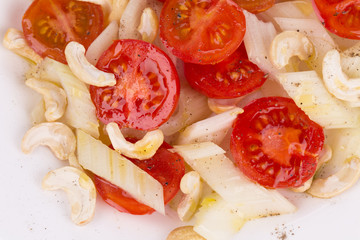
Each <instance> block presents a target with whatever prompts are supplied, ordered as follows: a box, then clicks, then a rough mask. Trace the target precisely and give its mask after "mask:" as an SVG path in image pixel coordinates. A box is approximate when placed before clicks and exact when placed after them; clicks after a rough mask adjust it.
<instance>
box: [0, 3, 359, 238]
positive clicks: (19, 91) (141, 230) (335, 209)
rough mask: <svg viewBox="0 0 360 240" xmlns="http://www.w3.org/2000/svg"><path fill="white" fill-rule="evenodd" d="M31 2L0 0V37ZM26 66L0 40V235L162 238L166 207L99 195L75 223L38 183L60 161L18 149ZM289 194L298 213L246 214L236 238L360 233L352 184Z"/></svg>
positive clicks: (32, 98) (170, 224)
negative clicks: (135, 210)
mask: <svg viewBox="0 0 360 240" xmlns="http://www.w3.org/2000/svg"><path fill="white" fill-rule="evenodd" d="M30 3H31V1H30V0H11V1H10V0H2V1H1V2H0V31H1V32H0V34H1V38H3V36H4V34H5V32H6V30H7V29H8V28H9V27H15V28H18V29H20V22H21V18H22V15H23V13H24V12H25V10H26V7H27V5H29V4H30ZM27 68H28V65H27V63H26V62H25V61H23V60H22V59H21V58H20V57H18V56H16V55H15V54H13V53H12V52H10V51H8V50H6V49H5V48H4V47H2V46H1V47H0V82H1V90H0V91H1V94H0V104H1V113H0V115H1V124H0V136H1V137H0V139H1V144H0V153H1V156H0V164H1V165H0V183H1V189H0V190H1V195H0V239H3V240H13V239H29V240H30V239H36V240H41V239H52V240H56V239H62V240H65V239H66V240H67V239H76V240H77V239H86V240H95V239H96V240H98V239H106V240H111V239H116V240H118V239H122V240H140V239H141V240H142V239H146V240H165V239H166V236H167V234H168V233H169V232H170V231H171V230H172V229H174V228H175V227H176V226H179V225H180V224H181V223H180V222H179V221H178V220H177V218H176V214H175V213H174V212H172V211H171V210H169V209H167V210H168V211H167V212H168V213H167V216H161V215H160V214H157V213H155V214H153V215H151V216H132V215H128V214H123V213H119V212H117V211H116V210H114V209H112V208H111V207H108V206H107V205H106V204H105V203H104V202H103V201H102V200H101V199H98V202H97V208H96V213H95V217H94V220H93V221H92V222H91V223H89V224H88V225H86V226H82V227H78V226H75V225H74V224H73V223H72V222H71V220H70V216H69V215H70V209H69V205H68V202H67V199H66V196H65V194H64V193H63V192H61V191H55V192H46V191H43V190H42V189H41V186H40V185H41V180H42V177H43V176H44V175H45V174H46V173H47V172H48V171H50V170H52V169H56V168H58V167H60V166H62V165H64V163H63V162H61V161H59V160H57V159H55V158H54V157H53V156H52V154H51V153H50V151H49V150H48V149H46V148H38V149H36V150H35V151H34V153H33V154H31V155H28V156H27V155H24V154H23V153H22V152H21V150H20V142H21V139H22V136H23V135H24V133H25V132H26V131H27V129H29V128H30V127H31V122H30V111H31V109H32V108H33V107H34V106H35V104H36V103H37V101H39V96H37V95H36V94H35V93H34V92H32V91H31V90H30V89H28V88H27V87H26V86H25V85H24V72H25V71H26V69H27ZM291 200H292V201H293V202H294V203H295V204H296V206H297V207H298V208H299V211H298V212H297V213H295V214H291V215H286V216H279V217H271V218H264V219H259V220H255V221H252V222H249V223H247V224H246V225H245V226H244V227H243V229H242V230H241V231H240V233H239V234H238V235H237V236H236V238H235V239H239V240H240V239H248V240H272V239H273V240H279V239H287V240H303V239H327V240H338V239H351V240H352V239H360V185H359V184H357V185H356V186H354V187H353V188H351V189H350V190H348V191H347V192H346V193H344V194H342V195H341V196H340V197H336V198H334V199H330V200H319V199H314V198H311V197H305V198H304V197H301V196H300V195H297V196H292V197H291Z"/></svg>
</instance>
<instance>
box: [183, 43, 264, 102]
mask: <svg viewBox="0 0 360 240" xmlns="http://www.w3.org/2000/svg"><path fill="white" fill-rule="evenodd" d="M184 72H185V77H186V79H187V80H188V82H189V83H190V85H191V87H192V88H194V89H196V90H197V91H199V92H200V93H202V94H204V95H206V96H207V97H210V98H218V99H229V98H237V97H241V96H244V95H246V94H248V93H250V92H252V91H254V90H256V89H257V88H259V87H261V86H262V85H263V84H264V82H265V81H266V79H267V74H265V73H264V72H262V71H261V70H260V69H259V67H258V66H257V65H256V64H254V63H252V62H250V61H249V60H248V59H247V55H246V51H245V52H244V50H243V49H242V48H241V47H240V48H239V49H238V50H236V51H235V52H234V53H233V54H232V55H230V56H229V57H228V58H226V59H224V60H223V61H222V62H220V63H217V64H214V65H199V64H193V63H185V64H184Z"/></svg>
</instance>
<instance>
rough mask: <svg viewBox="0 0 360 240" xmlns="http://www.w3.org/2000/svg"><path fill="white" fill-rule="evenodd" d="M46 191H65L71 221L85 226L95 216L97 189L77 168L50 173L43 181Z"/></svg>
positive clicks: (66, 168) (65, 168)
mask: <svg viewBox="0 0 360 240" xmlns="http://www.w3.org/2000/svg"><path fill="white" fill-rule="evenodd" d="M42 187H43V189H45V190H58V189H61V190H64V191H65V192H66V194H67V197H68V199H69V202H70V205H71V220H72V221H73V222H74V223H76V224H78V225H83V224H86V223H88V222H89V221H90V220H91V219H92V218H93V216H94V212H95V203H96V189H95V186H94V183H93V182H92V181H91V178H90V177H89V176H87V175H86V174H85V173H84V172H82V171H80V170H79V169H77V168H74V167H70V166H66V167H62V168H59V169H56V170H53V171H50V172H49V173H48V174H46V176H45V177H44V179H43V181H42Z"/></svg>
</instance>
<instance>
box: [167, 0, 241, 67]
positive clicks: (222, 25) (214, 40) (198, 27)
mask: <svg viewBox="0 0 360 240" xmlns="http://www.w3.org/2000/svg"><path fill="white" fill-rule="evenodd" d="M245 28H246V24H245V16H244V14H243V12H242V10H241V9H240V8H239V7H238V6H237V5H236V4H235V3H234V2H233V1H231V0H204V1H192V0H167V1H166V2H165V4H164V6H163V9H162V11H161V15H160V37H161V39H162V41H163V43H164V44H165V46H166V47H167V48H169V49H170V50H171V51H172V53H173V54H174V55H175V56H177V57H179V58H180V59H182V60H183V61H184V62H191V63H197V64H214V63H217V62H220V61H222V60H223V59H225V58H226V57H228V56H230V55H231V54H232V53H233V52H234V51H235V50H236V49H237V48H238V47H239V46H240V44H241V42H242V40H243V37H244V34H245Z"/></svg>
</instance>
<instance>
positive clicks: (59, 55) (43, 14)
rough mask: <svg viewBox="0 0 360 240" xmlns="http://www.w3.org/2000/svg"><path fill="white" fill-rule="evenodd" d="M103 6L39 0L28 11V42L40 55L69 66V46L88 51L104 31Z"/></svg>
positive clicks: (25, 23)
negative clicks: (71, 43) (72, 44)
mask: <svg viewBox="0 0 360 240" xmlns="http://www.w3.org/2000/svg"><path fill="white" fill-rule="evenodd" d="M103 20H104V19H103V12H102V9H101V6H99V5H96V4H93V3H89V2H82V1H74V0H35V1H33V3H32V4H31V5H30V7H29V8H28V9H27V11H26V12H25V15H24V17H23V19H22V27H23V32H24V36H25V39H26V42H27V43H28V45H29V46H30V47H31V48H32V49H33V50H34V51H35V52H36V53H38V54H39V55H40V56H42V57H50V58H53V59H55V60H57V61H60V62H62V63H66V59H65V54H64V50H65V47H66V44H67V43H68V42H71V41H76V42H79V43H81V44H82V45H84V47H85V48H88V47H89V45H90V44H91V43H92V41H93V40H94V39H95V38H96V37H97V36H98V35H99V34H100V33H101V32H102V30H103Z"/></svg>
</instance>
